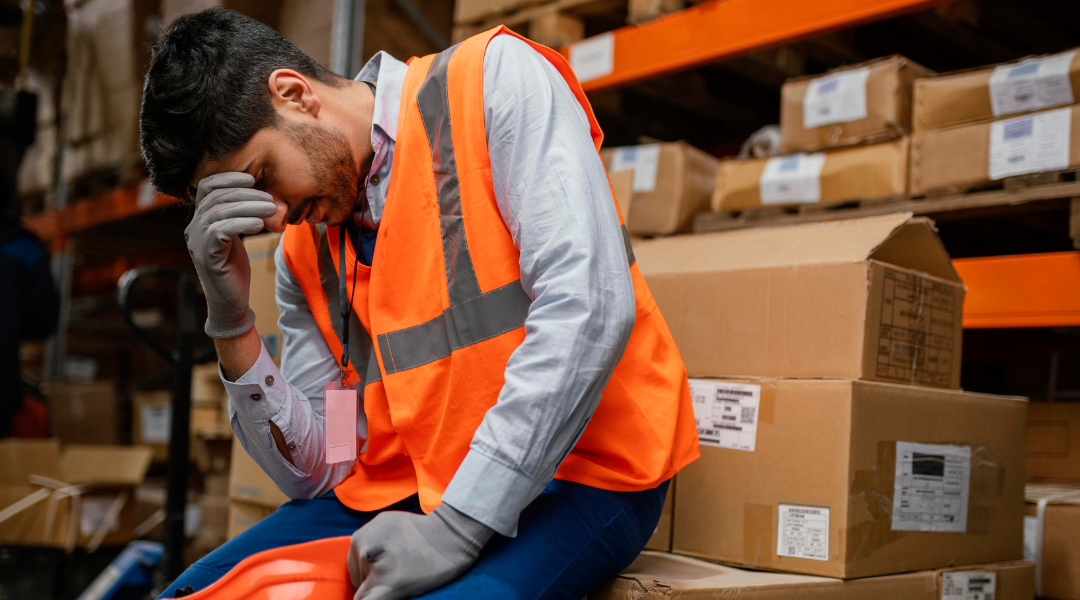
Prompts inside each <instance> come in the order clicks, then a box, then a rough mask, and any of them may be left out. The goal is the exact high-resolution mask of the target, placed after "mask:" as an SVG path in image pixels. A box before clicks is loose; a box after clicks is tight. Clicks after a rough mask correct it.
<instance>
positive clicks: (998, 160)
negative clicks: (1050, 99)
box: [990, 108, 1072, 180]
mask: <svg viewBox="0 0 1080 600" xmlns="http://www.w3.org/2000/svg"><path fill="white" fill-rule="evenodd" d="M1071 123H1072V111H1071V110H1070V109H1068V108H1062V109H1058V110H1051V111H1047V112H1044V113H1038V114H1035V115H1030V116H1027V117H1018V118H1015V119H1008V120H1005V121H995V122H994V123H991V124H990V179H992V180H998V179H1002V178H1005V177H1009V176H1012V175H1023V174H1024V173H1038V172H1040V171H1054V170H1057V169H1064V168H1066V167H1068V166H1069V133H1070V126H1071Z"/></svg>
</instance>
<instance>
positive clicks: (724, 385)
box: [690, 379, 761, 452]
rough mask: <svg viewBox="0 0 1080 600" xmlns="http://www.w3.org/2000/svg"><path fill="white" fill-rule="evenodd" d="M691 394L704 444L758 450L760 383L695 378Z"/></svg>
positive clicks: (699, 434) (700, 438)
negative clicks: (755, 447) (755, 445)
mask: <svg viewBox="0 0 1080 600" xmlns="http://www.w3.org/2000/svg"><path fill="white" fill-rule="evenodd" d="M690 396H691V398H693V405H694V419H695V420H696V421H697V430H698V441H699V442H700V443H701V444H702V445H704V446H716V447H718V448H731V449H733V450H745V451H748V452H753V451H754V444H755V442H756V441H757V422H758V407H759V405H760V403H761V386H760V385H753V384H744V383H728V382H726V381H712V380H708V379H691V380H690Z"/></svg>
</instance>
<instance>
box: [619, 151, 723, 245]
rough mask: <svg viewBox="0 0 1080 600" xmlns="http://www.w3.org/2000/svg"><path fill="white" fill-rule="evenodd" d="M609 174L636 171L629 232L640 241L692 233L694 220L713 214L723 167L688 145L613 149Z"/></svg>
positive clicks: (712, 157) (628, 222)
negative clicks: (705, 213) (642, 237)
mask: <svg viewBox="0 0 1080 600" xmlns="http://www.w3.org/2000/svg"><path fill="white" fill-rule="evenodd" d="M601 157H602V158H603V160H604V166H605V167H606V168H607V170H608V171H609V172H610V173H619V172H621V171H627V170H631V169H632V170H633V171H634V179H633V185H632V187H633V194H632V196H631V199H630V210H629V211H628V212H629V214H626V215H624V217H625V220H626V230H627V231H628V232H630V233H631V234H635V235H666V234H670V233H679V232H686V231H690V229H691V227H692V226H693V221H694V215H695V214H697V213H699V212H702V211H707V210H709V202H710V201H711V199H712V194H713V186H714V185H715V184H716V169H717V167H718V166H719V164H720V161H719V160H718V159H717V158H716V157H714V156H713V155H711V154H708V153H706V152H704V151H702V150H699V149H697V148H695V147H693V146H691V145H690V144H687V143H686V142H671V143H662V144H643V145H640V146H623V147H621V148H609V149H605V150H604V151H602V152H601Z"/></svg>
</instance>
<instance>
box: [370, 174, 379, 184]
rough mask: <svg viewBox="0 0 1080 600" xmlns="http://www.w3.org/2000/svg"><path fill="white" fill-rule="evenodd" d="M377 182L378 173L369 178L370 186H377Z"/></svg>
mask: <svg viewBox="0 0 1080 600" xmlns="http://www.w3.org/2000/svg"><path fill="white" fill-rule="evenodd" d="M379 181H380V178H379V174H378V173H376V174H374V175H372V176H371V185H379Z"/></svg>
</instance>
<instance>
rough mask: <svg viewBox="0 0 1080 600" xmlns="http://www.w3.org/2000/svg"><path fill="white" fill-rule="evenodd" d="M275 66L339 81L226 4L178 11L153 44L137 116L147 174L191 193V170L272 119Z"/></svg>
mask: <svg viewBox="0 0 1080 600" xmlns="http://www.w3.org/2000/svg"><path fill="white" fill-rule="evenodd" d="M276 69H292V70H294V71H296V72H297V73H300V74H301V75H304V76H305V77H310V78H312V79H315V80H316V81H319V82H322V83H324V84H328V85H333V86H335V87H336V86H338V85H340V84H341V83H343V82H344V81H343V80H342V79H341V78H339V77H338V76H337V75H335V74H334V73H332V72H330V71H329V70H327V69H326V68H324V67H323V66H322V65H320V64H319V63H317V62H315V60H314V59H312V58H311V57H310V56H308V55H306V54H304V53H303V52H301V51H300V50H299V49H297V47H296V46H294V45H292V44H291V43H289V41H288V40H286V39H285V38H284V37H283V36H282V35H281V34H280V33H278V32H276V31H274V30H273V29H271V28H269V27H267V26H266V25H263V24H262V23H260V22H258V21H256V20H254V19H251V18H249V17H245V16H243V15H241V14H239V13H235V12H233V11H231V10H225V9H221V8H211V9H208V10H204V11H202V12H197V13H192V14H188V15H184V16H181V17H179V18H177V19H176V20H175V21H173V22H172V24H170V25H169V27H168V28H167V29H166V30H165V33H164V34H163V35H162V37H161V40H160V41H158V42H157V43H156V44H154V46H153V49H152V57H151V59H150V69H149V70H148V71H147V73H146V81H145V83H144V85H143V99H142V111H141V113H140V115H139V129H140V131H141V135H140V144H141V145H142V154H143V160H144V161H145V162H146V168H147V170H148V171H149V172H150V181H151V182H152V183H153V184H154V187H156V188H157V189H158V190H160V191H161V192H162V193H164V194H168V195H170V196H176V197H178V198H182V199H186V200H190V199H191V194H190V192H189V189H188V188H189V186H190V185H191V184H192V179H194V177H195V170H196V169H197V168H198V166H199V165H200V164H201V163H202V162H203V161H204V160H206V159H220V158H223V157H224V156H226V155H228V154H230V153H232V152H235V151H236V150H238V149H240V148H241V147H243V146H244V144H246V143H248V141H249V140H250V139H251V137H252V136H253V135H255V133H256V132H257V131H259V130H260V129H262V128H264V127H268V126H271V125H274V124H275V123H276V122H277V113H276V112H274V107H273V105H272V104H271V102H270V90H269V87H268V85H267V81H268V80H269V78H270V74H271V73H273V72H274V71H275V70H276Z"/></svg>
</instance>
